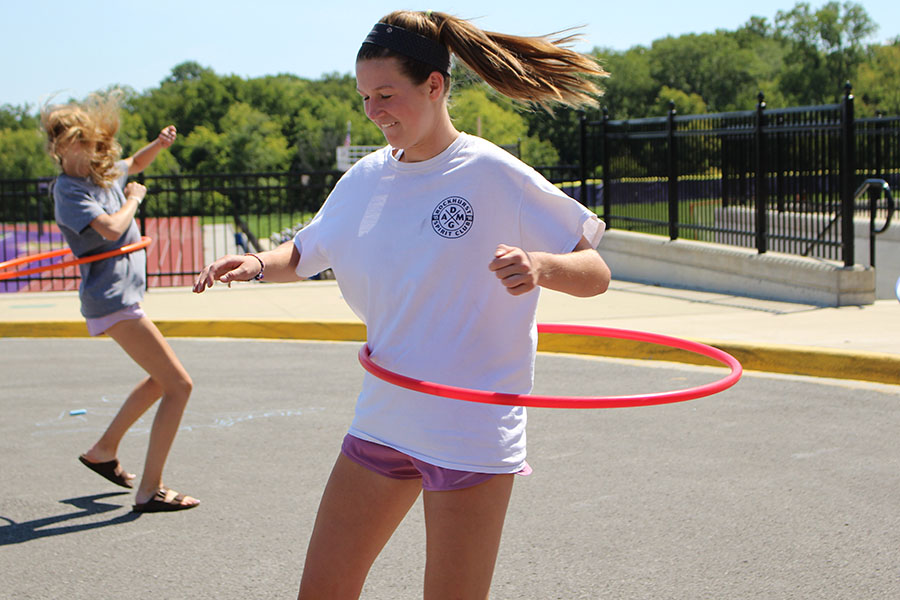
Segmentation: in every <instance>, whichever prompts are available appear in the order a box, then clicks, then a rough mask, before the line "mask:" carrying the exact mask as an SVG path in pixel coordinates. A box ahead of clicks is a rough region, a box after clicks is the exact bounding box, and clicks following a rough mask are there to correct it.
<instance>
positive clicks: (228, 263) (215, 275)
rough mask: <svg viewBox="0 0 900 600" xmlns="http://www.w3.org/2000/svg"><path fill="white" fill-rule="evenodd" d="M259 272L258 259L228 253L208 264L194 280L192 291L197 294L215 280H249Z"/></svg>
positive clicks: (229, 282)
mask: <svg viewBox="0 0 900 600" xmlns="http://www.w3.org/2000/svg"><path fill="white" fill-rule="evenodd" d="M257 273H259V260H258V259H256V258H254V257H252V256H238V255H235V254H228V255H226V256H223V257H222V258H220V259H219V260H217V261H215V262H213V263H210V264H208V265H207V266H206V267H205V268H204V269H203V270H202V271H200V274H199V275H197V281H195V282H194V293H196V294H199V293H200V292H202V291H203V290H205V289H206V288H211V287H212V286H213V285H214V284H215V283H216V281H221V282H222V283H227V284H229V286H230V285H231V282H232V281H250V280H251V279H253V278H254V277H256V274H257Z"/></svg>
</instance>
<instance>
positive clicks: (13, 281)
mask: <svg viewBox="0 0 900 600" xmlns="http://www.w3.org/2000/svg"><path fill="white" fill-rule="evenodd" d="M341 175H342V173H341V172H339V171H325V172H310V173H252V174H234V175H191V176H147V177H142V178H141V177H139V178H138V180H139V181H141V182H142V183H144V185H146V186H147V198H148V201H146V202H144V203H143V204H141V207H140V210H139V213H138V222H139V224H140V228H141V232H142V233H143V234H145V235H148V236H149V237H151V238H152V239H153V243H152V244H151V245H150V246H149V247H148V250H147V280H148V285H149V286H152V287H164V286H177V285H188V284H190V283H191V282H192V281H193V278H194V277H195V276H196V274H197V273H198V272H199V271H200V269H202V268H203V265H204V264H206V263H208V262H209V261H211V260H212V259H214V258H216V257H218V256H221V255H222V254H225V253H229V252H236V251H238V252H246V251H251V250H264V249H267V248H270V247H272V246H274V245H277V244H278V243H281V242H282V241H284V240H285V239H289V238H290V237H291V236H292V235H293V232H294V231H296V229H298V228H299V227H300V226H301V225H302V224H303V223H304V222H306V221H308V220H309V219H310V218H311V217H312V216H313V215H314V214H315V212H316V211H317V210H318V209H319V207H320V206H321V205H322V203H323V202H324V201H325V198H326V197H327V195H328V193H329V192H330V191H331V189H332V188H333V187H334V184H335V183H336V182H337V180H338V178H339V177H340V176H341ZM51 181H52V178H47V179H39V180H0V262H3V261H9V260H13V259H15V258H16V257H17V256H22V255H29V256H32V257H35V258H39V256H40V255H41V254H44V253H48V252H52V251H53V250H57V249H60V248H65V247H66V245H65V240H64V239H63V238H62V234H61V233H60V232H59V229H58V228H57V227H56V223H55V221H54V215H53V201H52V199H51V198H50V195H49V185H50V182H51ZM72 258H73V257H72V256H71V255H69V256H61V257H53V258H46V259H42V260H34V261H33V262H31V263H29V264H28V265H21V266H20V267H18V268H19V269H24V268H26V267H28V268H41V267H43V266H50V265H52V264H57V265H59V264H60V263H63V262H66V261H70V260H72ZM6 272H7V273H9V272H10V271H9V270H7V271H6ZM2 276H3V271H0V277H2ZM78 279H79V275H78V269H77V267H61V268H60V267H58V266H57V267H55V268H53V269H51V270H48V271H44V272H41V273H35V274H33V275H28V276H25V277H18V278H8V279H0V292H14V291H45V290H69V289H77V285H78Z"/></svg>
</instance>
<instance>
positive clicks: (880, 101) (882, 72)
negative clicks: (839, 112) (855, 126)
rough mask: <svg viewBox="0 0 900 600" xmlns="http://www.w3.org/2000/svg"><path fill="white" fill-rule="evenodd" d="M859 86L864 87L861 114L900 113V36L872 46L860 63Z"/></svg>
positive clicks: (861, 96) (860, 88) (857, 79)
mask: <svg viewBox="0 0 900 600" xmlns="http://www.w3.org/2000/svg"><path fill="white" fill-rule="evenodd" d="M855 87H856V89H858V90H860V91H861V95H860V100H861V101H862V110H861V111H860V112H861V113H862V114H868V115H874V114H876V113H877V112H881V113H883V114H887V115H900V39H898V40H896V41H895V42H894V43H893V44H891V45H889V46H873V47H872V48H871V49H870V55H869V58H868V60H866V62H864V63H863V64H862V65H860V67H859V73H858V75H857V77H856V84H855Z"/></svg>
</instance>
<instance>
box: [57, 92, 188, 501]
mask: <svg viewBox="0 0 900 600" xmlns="http://www.w3.org/2000/svg"><path fill="white" fill-rule="evenodd" d="M41 124H42V126H43V129H44V132H45V133H46V135H47V150H48V152H49V153H50V156H51V157H52V158H53V159H54V160H55V161H56V162H57V164H58V165H59V167H60V169H61V171H62V172H61V173H60V174H59V176H58V177H57V178H56V181H55V182H54V185H53V201H54V208H55V213H56V222H57V225H58V226H59V229H60V231H62V233H63V236H64V237H65V239H66V242H67V243H68V245H69V247H70V248H71V250H72V253H73V254H74V255H75V256H77V257H81V256H88V255H91V254H98V253H101V252H105V251H108V250H113V249H116V248H119V247H121V246H123V245H126V244H131V243H135V242H137V241H139V240H140V238H141V236H140V232H139V230H138V228H137V224H136V223H135V220H134V216H135V213H136V212H137V210H138V206H139V205H140V204H141V202H142V201H143V200H144V197H145V195H146V193H147V190H146V188H145V187H144V186H143V185H141V184H139V183H137V182H131V183H128V184H126V180H127V178H128V176H129V175H134V174H136V173H140V172H141V171H143V170H144V169H145V168H147V166H148V165H150V163H151V162H153V160H154V159H155V158H156V156H157V154H158V153H159V152H160V150H162V149H164V148H168V147H169V146H171V145H172V143H173V142H174V141H175V137H176V135H177V134H176V130H175V127H174V126H172V125H170V126H168V127H166V128H165V129H163V130H162V131H161V132H160V134H159V136H157V138H156V139H155V140H154V141H152V142H151V143H149V144H147V145H146V146H144V147H143V148H141V149H140V150H138V151H137V152H136V153H135V154H134V155H133V156H130V157H128V158H125V159H120V155H121V150H122V149H121V147H120V146H119V144H118V142H117V141H116V133H117V132H118V129H119V103H118V97H117V95H116V94H108V95H92V96H90V97H89V98H88V99H87V100H86V101H85V102H82V103H76V102H70V103H68V104H62V105H53V106H45V107H44V109H43V110H42V111H41ZM80 269H81V283H80V285H79V289H78V293H79V297H80V299H81V313H82V315H83V316H84V317H85V319H86V321H87V327H88V331H89V333H90V334H91V335H92V336H99V335H102V334H106V335H108V336H109V337H111V338H112V339H114V340H115V341H116V343H118V344H119V346H121V347H122V349H123V350H124V351H125V352H126V353H127V354H128V355H129V356H130V357H131V358H132V360H134V362H135V363H137V364H138V365H139V366H140V367H141V368H142V369H144V371H146V372H147V377H145V378H144V379H142V380H141V381H140V383H138V384H137V386H136V387H135V388H134V389H133V390H132V392H131V393H130V394H129V396H128V397H127V398H126V400H125V402H124V404H123V405H122V407H121V408H120V409H119V411H118V413H117V414H116V416H115V417H114V418H113V420H112V422H111V423H110V424H109V426H108V427H107V429H106V431H105V432H104V433H103V435H102V436H101V437H100V439H99V440H97V442H96V443H95V444H94V445H93V446H91V448H90V449H89V450H88V451H87V452H85V453H84V454H82V455H81V456H80V457H79V460H80V461H81V462H82V463H83V464H84V465H85V466H87V467H88V468H89V469H91V470H92V471H94V472H96V473H98V474H99V475H101V476H103V477H105V478H106V479H108V480H109V481H111V482H113V483H115V484H117V485H120V486H122V487H126V488H133V487H134V479H135V476H134V475H133V474H131V473H128V472H126V471H125V470H124V469H123V468H122V466H121V465H120V464H119V460H118V458H117V456H118V449H119V444H120V442H121V441H122V438H123V437H124V435H125V433H126V432H127V431H128V429H129V428H130V427H131V426H132V425H133V424H134V423H135V422H136V421H137V420H138V419H139V418H140V417H141V415H143V414H144V413H145V412H146V411H147V410H148V409H149V408H150V407H151V406H153V404H154V403H156V401H157V400H159V401H160V402H159V408H158V409H157V412H156V417H155V418H154V420H153V425H152V428H151V429H150V441H149V445H148V447H147V456H146V460H145V462H144V471H143V474H142V476H141V479H140V483H139V484H138V486H137V489H136V491H135V504H134V506H133V510H134V511H135V512H163V511H174V510H184V509H188V508H193V507H195V506H197V505H198V504H199V501H198V500H196V499H195V498H191V497H190V496H185V495H183V494H179V493H178V492H175V491H174V490H170V489H168V488H167V487H165V486H164V485H163V480H162V473H163V467H164V466H165V463H166V458H167V457H168V455H169V450H170V448H171V447H172V442H173V441H174V439H175V434H176V432H177V431H178V427H179V424H180V423H181V417H182V414H183V413H184V409H185V406H186V405H187V402H188V398H189V397H190V394H191V390H192V387H193V383H192V381H191V378H190V376H189V375H188V373H187V371H185V369H184V367H183V366H182V364H181V362H180V361H179V360H178V357H177V356H175V353H174V351H173V350H172V348H171V347H170V346H169V344H168V343H167V342H166V340H165V338H164V337H163V336H162V334H161V333H160V332H159V329H157V327H156V325H155V324H154V323H153V322H152V321H151V320H150V319H149V318H148V317H147V316H146V315H145V314H144V311H143V310H142V309H141V306H140V302H141V300H142V299H143V296H144V288H145V281H146V253H145V252H144V251H143V250H140V251H137V252H132V253H129V254H124V255H121V256H116V257H113V258H107V259H104V260H100V261H95V262H90V263H86V264H82V265H80ZM85 368H90V364H89V361H87V362H86V364H85Z"/></svg>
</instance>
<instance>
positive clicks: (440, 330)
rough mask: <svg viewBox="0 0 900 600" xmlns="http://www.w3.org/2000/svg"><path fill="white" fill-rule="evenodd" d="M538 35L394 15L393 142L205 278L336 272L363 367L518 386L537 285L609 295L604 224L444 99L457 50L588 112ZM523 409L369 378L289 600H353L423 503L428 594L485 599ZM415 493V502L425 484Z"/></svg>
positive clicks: (384, 87) (586, 66) (372, 39)
mask: <svg viewBox="0 0 900 600" xmlns="http://www.w3.org/2000/svg"><path fill="white" fill-rule="evenodd" d="M569 40H570V38H564V39H561V40H555V41H554V40H548V39H546V38H525V37H516V36H510V35H505V34H498V33H490V32H486V31H482V30H480V29H478V28H477V27H475V26H474V25H472V24H471V23H470V22H468V21H465V20H462V19H459V18H456V17H453V16H450V15H447V14H444V13H438V12H430V11H429V12H428V13H423V12H409V11H401V12H394V13H391V14H389V15H387V16H386V17H384V18H383V19H382V20H381V22H379V23H377V24H376V25H375V26H374V28H373V29H372V30H371V32H370V33H369V34H368V36H367V37H366V38H365V39H364V41H363V43H362V46H361V47H360V49H359V51H358V54H357V59H356V81H357V90H358V91H359V94H360V96H361V97H362V101H363V104H364V106H365V111H366V116H368V118H369V119H371V120H372V121H373V122H374V123H375V124H376V125H377V126H378V127H379V128H380V129H381V131H382V132H383V134H384V136H385V139H386V140H387V146H385V147H384V148H383V149H381V150H380V151H377V152H375V153H373V154H370V155H369V156H366V157H365V158H363V159H361V160H360V161H359V162H358V163H357V164H356V165H354V166H353V167H352V168H351V169H350V170H349V171H347V173H346V174H345V175H344V176H343V177H342V178H341V180H340V181H339V182H338V183H337V185H336V186H335V188H334V190H333V191H332V193H331V195H330V196H329V198H328V199H327V200H326V202H325V204H324V205H323V206H322V208H321V209H320V211H319V212H318V214H317V215H316V217H315V218H314V219H313V221H312V222H311V223H310V224H309V225H308V226H306V227H305V228H304V229H302V230H301V231H300V232H298V233H297V235H296V237H295V238H294V240H293V241H292V242H288V243H286V244H284V245H282V246H280V247H278V248H276V249H274V250H272V251H269V252H263V253H260V254H258V255H250V256H247V255H245V256H237V255H229V256H225V257H223V258H220V259H218V260H216V261H215V262H213V263H212V264H210V265H208V266H207V267H206V268H204V269H203V271H202V272H201V273H200V274H199V277H198V279H197V282H196V284H195V286H194V291H196V292H202V291H203V290H205V289H206V288H208V287H211V286H212V285H214V283H215V282H217V281H218V282H223V283H229V282H231V281H236V280H242V281H243V280H250V279H254V278H260V277H263V276H264V277H265V279H266V280H268V281H296V280H298V279H302V278H306V277H311V276H313V275H315V274H316V273H319V272H320V271H323V270H325V269H326V268H329V267H330V268H332V269H333V271H334V273H335V276H336V278H337V281H338V283H339V285H340V287H341V291H342V293H343V296H344V298H345V300H346V301H347V302H348V303H349V305H350V306H351V308H352V309H353V310H354V311H355V312H356V314H358V315H359V316H360V317H361V318H362V320H363V321H364V322H365V324H366V326H367V331H368V346H369V348H370V349H371V353H372V358H373V359H374V360H376V361H377V362H378V364H380V365H383V366H384V367H385V368H388V369H390V370H394V371H397V372H400V373H404V374H407V375H410V376H413V377H416V378H419V379H422V380H427V381H435V382H441V383H456V384H457V385H462V386H467V387H474V388H480V389H490V390H497V391H500V392H508V393H516V394H524V393H527V392H528V391H530V389H531V387H532V372H533V364H534V359H535V348H536V342H537V329H536V325H535V312H536V307H537V301H538V293H539V292H538V290H539V288H541V287H546V288H550V289H554V290H559V291H563V292H567V293H569V294H573V295H576V296H593V295H596V294H600V293H602V292H604V291H605V290H606V289H607V286H608V285H609V280H610V272H609V269H608V268H607V266H606V263H605V262H604V261H603V259H602V258H601V257H600V255H599V254H598V253H597V252H596V251H595V250H594V248H595V247H596V246H597V243H598V242H599V240H600V237H601V235H602V233H603V230H604V225H603V223H602V222H601V221H599V220H598V219H597V217H596V215H594V214H593V213H591V212H590V211H588V210H587V209H585V208H584V207H582V206H581V205H580V204H578V203H577V202H576V201H574V200H573V199H571V198H569V197H568V196H566V195H565V194H563V193H562V192H560V191H559V190H558V189H557V188H556V187H554V186H553V185H552V184H550V183H549V182H548V181H546V180H545V179H544V178H543V177H541V176H540V175H539V174H538V173H537V172H535V171H534V170H533V169H531V168H530V167H528V166H526V165H525V164H523V163H522V162H520V161H519V160H517V159H516V158H515V157H513V156H512V155H511V154H509V153H507V152H506V151H504V150H502V149H500V148H498V147H497V146H495V145H493V144H491V143H490V142H487V141H485V140H483V139H480V138H477V137H474V136H472V135H469V134H466V133H463V132H460V131H457V130H456V128H455V127H454V125H453V122H452V121H451V119H450V115H449V112H448V108H447V102H448V97H449V93H450V75H449V74H450V57H451V55H456V57H457V59H458V60H461V61H462V62H464V63H465V64H466V65H467V66H468V67H470V68H471V69H472V70H473V71H475V72H476V73H477V74H479V75H480V76H481V77H482V78H483V79H485V81H487V82H488V83H489V84H490V85H491V86H493V87H494V88H495V89H496V90H497V91H499V92H500V93H503V94H505V95H507V96H509V97H510V98H512V99H514V100H519V101H522V102H530V103H537V104H546V105H551V104H553V103H558V102H559V103H564V104H569V105H580V104H590V103H591V102H593V96H594V95H595V94H596V93H597V92H598V90H597V89H596V87H595V86H594V84H593V83H591V81H590V80H589V79H588V78H587V77H585V76H603V75H605V73H604V71H603V70H602V69H601V68H600V67H599V66H598V65H597V64H596V63H595V62H594V61H593V60H591V59H590V58H588V57H585V56H582V55H580V54H578V53H576V52H573V51H572V50H570V49H568V48H567V47H566V46H565V44H566V42H568V41H569ZM529 471H530V468H529V467H528V464H527V463H526V461H525V408H524V407H522V406H498V405H490V404H476V403H470V402H460V401H458V400H452V399H447V398H441V397H437V396H432V395H427V394H422V393H419V392H415V391H411V390H406V389H403V388H399V387H397V386H394V385H391V384H390V383H387V382H384V381H382V380H381V379H378V378H376V377H373V376H371V375H367V376H366V377H365V380H364V383H363V387H362V390H361V392H360V394H359V397H358V399H357V405H356V412H355V416H354V419H353V422H352V424H351V425H350V429H349V432H348V434H347V436H346V437H345V438H344V441H343V444H342V448H341V452H340V454H339V455H338V457H337V461H336V462H335V464H334V468H333V470H332V473H331V476H330V478H329V480H328V483H327V485H326V487H325V492H324V495H323V497H322V500H321V504H320V506H319V511H318V514H317V518H316V523H315V526H314V529H313V532H312V536H311V539H310V542H309V548H308V551H307V555H306V562H305V566H304V569H303V575H302V579H301V583H300V591H299V598H301V599H304V598H355V597H358V595H359V593H360V590H361V589H362V587H363V584H364V582H365V579H366V575H367V573H368V571H369V568H370V566H371V565H372V563H373V561H374V560H375V558H376V556H377V555H378V554H379V552H380V551H381V549H382V548H383V546H384V545H385V543H386V542H387V541H388V539H389V538H390V537H391V535H392V534H393V532H394V530H395V528H396V527H397V525H398V524H399V523H400V521H401V520H402V519H403V517H404V515H405V514H406V513H407V511H408V510H409V508H410V507H411V506H412V505H413V503H414V502H415V501H416V499H417V498H418V496H419V494H423V501H424V506H425V527H426V530H427V540H428V542H427V564H426V567H425V575H424V580H425V582H424V588H425V594H424V595H425V597H434V598H444V597H460V598H486V597H487V595H488V591H489V588H490V582H491V578H492V576H493V570H494V563H495V560H496V557H497V552H498V549H499V545H500V537H501V531H502V528H503V522H504V519H505V516H506V511H507V505H508V501H509V498H510V495H511V492H512V487H513V479H515V474H516V473H520V474H527V473H528V472H529ZM423 490H424V492H423Z"/></svg>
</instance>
